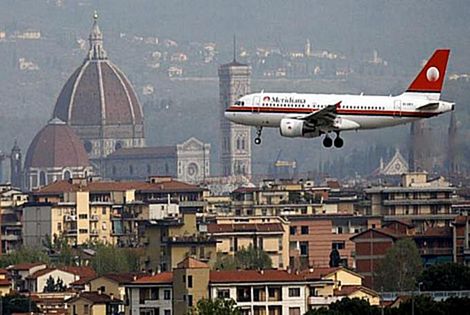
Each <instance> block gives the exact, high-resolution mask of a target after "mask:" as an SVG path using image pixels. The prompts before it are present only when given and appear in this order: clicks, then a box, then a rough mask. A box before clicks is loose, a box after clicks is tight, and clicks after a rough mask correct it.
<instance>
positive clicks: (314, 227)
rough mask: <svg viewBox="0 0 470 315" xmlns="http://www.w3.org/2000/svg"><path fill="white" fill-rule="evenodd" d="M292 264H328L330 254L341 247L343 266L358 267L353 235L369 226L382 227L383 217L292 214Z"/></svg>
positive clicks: (296, 266)
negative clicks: (352, 239)
mask: <svg viewBox="0 0 470 315" xmlns="http://www.w3.org/2000/svg"><path fill="white" fill-rule="evenodd" d="M287 220H289V237H290V239H289V241H290V242H289V266H290V267H291V268H293V269H294V270H305V269H308V268H309V267H328V266H329V262H330V254H331V251H332V250H333V249H336V250H338V252H339V254H340V257H341V265H343V266H349V267H352V268H354V267H355V260H354V255H353V254H354V250H355V246H354V242H353V241H351V240H350V238H351V237H352V236H354V235H355V234H357V233H360V232H362V231H365V230H367V229H369V228H380V227H381V217H380V216H354V215H349V214H343V215H341V214H334V215H333V214H332V215H305V216H298V215H293V216H288V217H287Z"/></svg>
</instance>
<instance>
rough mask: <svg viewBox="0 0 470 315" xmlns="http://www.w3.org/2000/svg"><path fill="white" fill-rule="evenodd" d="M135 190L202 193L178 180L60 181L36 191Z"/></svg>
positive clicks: (41, 193)
mask: <svg viewBox="0 0 470 315" xmlns="http://www.w3.org/2000/svg"><path fill="white" fill-rule="evenodd" d="M132 189H135V190H137V191H140V192H154V191H155V192H165V191H168V192H170V191H175V192H178V191H202V190H203V189H202V188H200V187H199V186H197V185H191V184H187V183H184V182H180V181H177V180H169V181H163V182H159V183H148V182H140V181H123V182H99V181H96V182H87V183H86V184H85V185H80V184H77V183H75V184H72V182H71V181H67V180H60V181H56V182H54V183H52V184H49V185H47V186H45V187H43V188H41V189H39V190H36V191H34V194H35V195H47V194H58V193H63V192H73V191H89V192H108V191H126V190H132Z"/></svg>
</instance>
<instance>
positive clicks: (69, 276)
mask: <svg viewBox="0 0 470 315" xmlns="http://www.w3.org/2000/svg"><path fill="white" fill-rule="evenodd" d="M93 273H94V272H93ZM49 278H52V279H54V284H57V283H58V282H59V281H60V282H61V283H62V284H63V285H64V289H65V288H68V287H69V286H70V284H71V283H72V282H74V281H77V280H79V279H80V272H79V271H78V270H74V269H72V268H44V269H41V270H38V271H36V272H34V273H33V274H31V275H29V276H27V277H26V288H27V289H28V291H29V292H37V293H43V292H47V288H46V287H47V281H48V280H49Z"/></svg>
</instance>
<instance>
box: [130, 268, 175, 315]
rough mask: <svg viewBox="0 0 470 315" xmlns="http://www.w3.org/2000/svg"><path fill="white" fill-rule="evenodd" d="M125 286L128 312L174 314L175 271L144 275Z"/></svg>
mask: <svg viewBox="0 0 470 315" xmlns="http://www.w3.org/2000/svg"><path fill="white" fill-rule="evenodd" d="M125 288H126V295H127V298H128V301H129V307H128V309H129V310H128V314H130V315H134V314H139V315H140V314H148V315H151V314H154V315H156V314H161V315H172V314H173V272H162V273H158V274H154V275H148V276H144V277H142V278H140V279H137V280H135V281H133V282H132V283H128V284H126V285H125Z"/></svg>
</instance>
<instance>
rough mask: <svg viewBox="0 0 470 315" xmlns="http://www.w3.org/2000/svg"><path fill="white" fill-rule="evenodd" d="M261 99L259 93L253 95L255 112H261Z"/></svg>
mask: <svg viewBox="0 0 470 315" xmlns="http://www.w3.org/2000/svg"><path fill="white" fill-rule="evenodd" d="M260 100H261V97H260V96H259V95H255V97H253V108H252V111H253V112H255V113H259V109H260Z"/></svg>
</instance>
